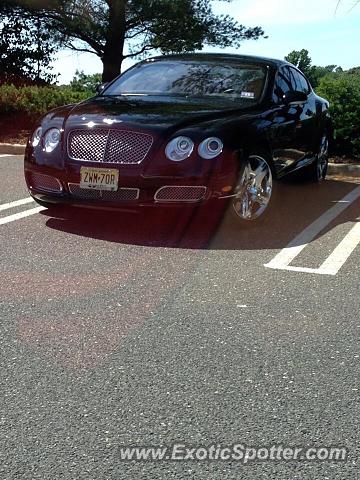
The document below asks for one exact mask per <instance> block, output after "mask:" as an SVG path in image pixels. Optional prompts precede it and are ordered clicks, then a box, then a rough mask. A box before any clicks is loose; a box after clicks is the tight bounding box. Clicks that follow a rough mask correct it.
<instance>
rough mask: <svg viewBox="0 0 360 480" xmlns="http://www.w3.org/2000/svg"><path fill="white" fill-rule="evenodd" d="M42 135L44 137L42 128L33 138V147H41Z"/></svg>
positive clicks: (39, 128) (36, 131) (38, 129)
mask: <svg viewBox="0 0 360 480" xmlns="http://www.w3.org/2000/svg"><path fill="white" fill-rule="evenodd" d="M41 135H42V128H41V127H38V128H37V129H36V130H35V132H34V134H33V136H32V138H31V145H32V146H33V147H37V146H38V145H39V143H40V140H41Z"/></svg>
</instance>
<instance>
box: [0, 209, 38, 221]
mask: <svg viewBox="0 0 360 480" xmlns="http://www.w3.org/2000/svg"><path fill="white" fill-rule="evenodd" d="M42 210H46V208H45V207H36V208H31V209H30V210H25V211H24V212H20V213H14V214H13V215H9V216H7V217H4V218H0V225H5V223H10V222H15V220H20V219H21V218H25V217H29V216H30V215H35V214H36V213H39V212H41V211H42Z"/></svg>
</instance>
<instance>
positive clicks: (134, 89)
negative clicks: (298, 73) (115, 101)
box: [104, 61, 266, 102]
mask: <svg viewBox="0 0 360 480" xmlns="http://www.w3.org/2000/svg"><path fill="white" fill-rule="evenodd" d="M265 79H266V68H265V67H262V66H258V65H239V64H234V65H229V64H219V63H207V62H206V63H205V62H179V61H158V62H154V63H142V64H140V65H139V66H137V67H135V68H132V69H130V70H128V71H127V72H125V73H124V74H123V75H122V76H121V77H119V79H118V80H116V81H115V82H114V83H113V84H112V85H110V87H109V88H107V89H106V91H105V92H104V95H156V96H158V95H168V96H172V95H181V96H191V97H209V96H214V97H226V98H232V99H234V100H237V99H246V100H248V101H250V102H251V101H252V102H254V101H255V102H256V101H258V100H259V99H260V97H261V95H262V92H263V90H264V85H265Z"/></svg>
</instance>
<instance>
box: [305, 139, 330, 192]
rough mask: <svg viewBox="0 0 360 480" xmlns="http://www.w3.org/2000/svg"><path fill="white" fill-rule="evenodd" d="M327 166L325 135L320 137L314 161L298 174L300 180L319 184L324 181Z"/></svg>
mask: <svg viewBox="0 0 360 480" xmlns="http://www.w3.org/2000/svg"><path fill="white" fill-rule="evenodd" d="M328 165H329V136H328V134H327V133H324V135H323V136H322V137H321V141H320V147H319V151H318V153H317V154H316V159H315V161H314V162H313V163H312V164H311V165H309V166H308V167H306V168H305V169H304V171H303V172H299V175H300V178H301V179H302V180H306V181H308V182H312V183H321V182H322V181H323V180H325V179H326V175H327V171H328Z"/></svg>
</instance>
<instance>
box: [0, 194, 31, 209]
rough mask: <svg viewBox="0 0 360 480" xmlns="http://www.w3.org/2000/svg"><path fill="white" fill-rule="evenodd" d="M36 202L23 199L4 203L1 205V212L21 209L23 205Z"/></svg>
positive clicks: (29, 198)
mask: <svg viewBox="0 0 360 480" xmlns="http://www.w3.org/2000/svg"><path fill="white" fill-rule="evenodd" d="M33 201H34V200H33V199H32V198H31V197H28V198H22V199H21V200H15V201H14V202H9V203H3V204H2V205H0V212H2V211H4V210H9V208H15V207H20V206H21V205H26V204H27V203H32V202H33Z"/></svg>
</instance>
